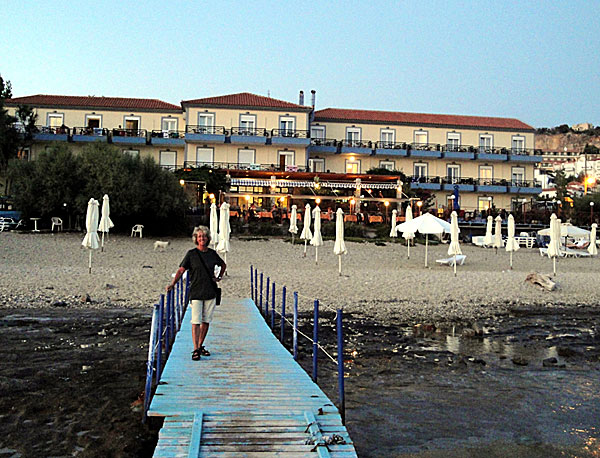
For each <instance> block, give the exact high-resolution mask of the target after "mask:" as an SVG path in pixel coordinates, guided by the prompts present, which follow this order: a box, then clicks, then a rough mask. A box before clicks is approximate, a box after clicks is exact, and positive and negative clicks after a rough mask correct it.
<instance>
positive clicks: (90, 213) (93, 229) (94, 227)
mask: <svg viewBox="0 0 600 458" xmlns="http://www.w3.org/2000/svg"><path fill="white" fill-rule="evenodd" d="M99 206H100V204H99V203H98V201H97V200H96V199H93V198H92V199H90V200H89V201H88V206H87V213H86V215H85V229H86V234H85V237H84V238H83V241H82V242H81V245H83V246H84V247H86V248H87V249H88V250H89V251H90V256H89V262H88V267H89V271H90V273H92V250H97V249H98V248H100V240H99V239H98V232H97V231H98V207H99Z"/></svg>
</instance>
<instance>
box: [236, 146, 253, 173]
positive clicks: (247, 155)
mask: <svg viewBox="0 0 600 458" xmlns="http://www.w3.org/2000/svg"><path fill="white" fill-rule="evenodd" d="M255 153H256V151H255V150H253V149H247V148H244V149H239V150H238V166H239V167H241V168H245V169H246V168H250V166H251V165H252V164H254V155H255Z"/></svg>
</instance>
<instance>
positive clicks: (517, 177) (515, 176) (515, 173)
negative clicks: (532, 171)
mask: <svg viewBox="0 0 600 458" xmlns="http://www.w3.org/2000/svg"><path fill="white" fill-rule="evenodd" d="M511 180H512V185H513V186H524V184H525V169H524V168H523V167H513V168H512V177H511Z"/></svg>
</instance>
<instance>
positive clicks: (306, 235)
mask: <svg viewBox="0 0 600 458" xmlns="http://www.w3.org/2000/svg"><path fill="white" fill-rule="evenodd" d="M300 239H302V240H304V254H303V255H302V256H303V257H306V244H307V243H308V241H309V240H310V239H312V232H311V231H310V204H306V207H304V226H303V227H302V232H301V233H300Z"/></svg>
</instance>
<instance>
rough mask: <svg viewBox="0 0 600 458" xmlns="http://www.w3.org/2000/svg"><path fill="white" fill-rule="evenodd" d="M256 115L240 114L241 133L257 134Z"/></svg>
mask: <svg viewBox="0 0 600 458" xmlns="http://www.w3.org/2000/svg"><path fill="white" fill-rule="evenodd" d="M255 128H256V116H255V115H247V114H243V115H240V135H255V130H254V129H255Z"/></svg>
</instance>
